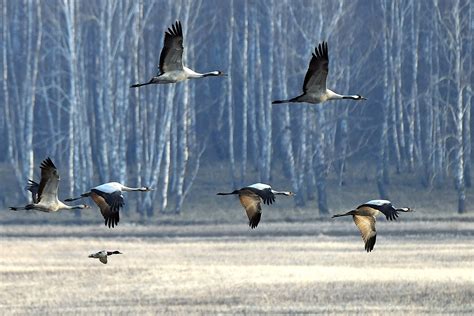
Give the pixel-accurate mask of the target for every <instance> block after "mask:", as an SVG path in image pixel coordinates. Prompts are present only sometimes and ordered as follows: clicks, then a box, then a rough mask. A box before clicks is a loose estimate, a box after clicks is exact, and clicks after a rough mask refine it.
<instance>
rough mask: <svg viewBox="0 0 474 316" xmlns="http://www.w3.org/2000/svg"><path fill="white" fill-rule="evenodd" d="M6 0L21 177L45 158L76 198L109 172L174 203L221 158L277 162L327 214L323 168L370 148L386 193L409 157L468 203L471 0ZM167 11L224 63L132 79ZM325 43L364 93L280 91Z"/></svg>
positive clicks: (2, 142) (4, 113)
mask: <svg viewBox="0 0 474 316" xmlns="http://www.w3.org/2000/svg"><path fill="white" fill-rule="evenodd" d="M0 3H1V12H0V14H1V31H0V49H1V58H2V62H1V65H2V66H1V70H0V71H1V75H2V83H1V85H2V87H1V88H0V100H1V102H0V104H1V108H0V110H1V115H0V129H1V133H0V149H1V150H0V161H3V162H6V163H9V164H11V166H12V172H14V174H15V178H16V180H17V184H16V186H15V188H14V189H15V190H23V187H24V184H25V182H26V179H28V178H31V177H33V175H34V174H37V173H38V171H37V168H38V163H39V161H41V160H42V159H44V158H45V157H46V156H50V157H52V158H53V160H54V161H55V162H56V163H57V165H58V167H59V168H60V170H61V171H62V174H61V176H62V179H63V180H62V182H61V186H64V187H66V188H68V194H70V195H71V196H72V195H76V194H78V193H81V192H83V191H85V190H86V189H87V188H89V187H91V186H93V185H97V184H99V183H102V182H106V181H112V180H116V181H121V182H123V183H129V184H131V185H147V186H151V187H154V188H156V191H153V192H152V194H147V195H143V197H142V198H143V199H140V200H139V204H138V207H137V209H138V210H139V211H140V212H142V213H141V214H142V215H143V216H154V214H155V212H158V211H165V210H166V211H172V212H173V211H174V212H180V211H181V207H182V204H183V201H184V199H185V198H186V195H187V194H188V193H189V191H190V188H191V186H192V185H193V182H194V181H195V180H196V177H197V175H198V170H199V168H200V166H210V165H212V164H213V163H215V162H216V161H219V162H226V163H227V165H228V179H229V181H228V183H220V184H218V183H216V186H217V185H220V186H221V187H222V185H226V186H228V187H232V186H234V187H239V186H241V185H244V184H250V183H254V182H257V181H261V182H269V181H270V180H271V177H272V175H273V174H274V173H275V172H277V173H279V172H281V168H280V166H283V169H284V172H285V175H286V176H287V178H288V187H289V188H288V189H291V190H293V191H295V192H298V193H299V194H297V195H296V197H295V203H296V204H297V205H299V206H302V205H304V204H305V203H306V202H307V200H308V199H309V198H312V197H313V195H317V198H318V199H317V200H318V206H319V210H320V212H322V213H325V212H327V211H328V205H327V202H326V179H327V177H328V176H330V175H331V174H333V175H336V176H337V177H338V179H339V183H341V184H342V183H343V182H344V179H345V178H346V177H348V176H350V175H349V173H346V171H347V170H346V162H347V160H348V159H354V160H366V161H373V163H374V175H376V177H374V181H376V182H377V185H378V189H379V193H380V197H389V196H390V188H389V186H388V184H389V183H390V173H391V172H398V173H405V172H406V173H408V172H409V173H414V172H415V173H417V174H419V175H420V181H421V182H422V184H423V185H424V186H426V188H430V187H433V186H443V185H451V184H452V183H453V179H454V180H455V181H454V183H455V186H456V189H457V192H458V200H459V205H458V210H459V212H463V211H464V209H465V191H466V188H468V187H471V157H472V149H471V147H472V137H471V136H472V135H471V127H472V122H471V114H472V108H473V107H472V82H473V66H472V64H473V59H472V56H473V54H472V53H473V51H472V45H473V34H474V32H473V25H474V23H472V21H473V20H474V17H473V7H474V2H472V1H469V0H452V1H442V0H430V1H417V0H398V1H389V0H381V1H362V0H360V1H298V0H291V1H290V0H278V1H267V0H262V1H241V0H234V1H232V0H229V1H221V0H202V1H198V0H193V1H178V0H177V1H144V0H143V1H141V0H140V1H138V0H122V1H111V0H110V1H67V0H57V1H55V0H50V1H41V2H38V1H34V0H21V1H8V0H1V2H0ZM175 20H180V21H181V22H182V24H183V30H184V46H185V62H186V63H187V64H188V65H190V66H192V67H193V68H194V69H196V70H198V71H207V70H214V69H220V70H223V71H224V72H226V73H228V74H229V76H228V77H226V78H206V79H202V80H198V81H195V82H186V83H181V84H176V85H162V86H147V87H143V88H140V89H129V85H130V84H132V83H136V82H143V81H145V80H148V79H149V78H150V77H151V76H152V75H154V74H155V73H156V72H157V64H158V59H159V53H160V50H161V47H162V42H163V34H164V31H165V30H166V29H167V28H168V27H169V26H170V25H171V24H172V23H173V22H174V21H175ZM323 40H327V41H328V43H329V57H330V65H329V67H330V70H329V78H328V84H329V85H330V87H331V88H333V89H334V90H336V91H340V92H344V93H361V94H363V95H364V96H366V97H367V98H368V101H365V102H360V103H357V104H355V103H351V102H350V101H347V102H346V101H341V102H328V103H325V104H323V105H320V106H318V105H316V106H315V105H304V104H303V105H278V106H272V105H271V101H272V100H273V99H277V98H286V97H291V96H295V95H298V94H299V93H300V91H301V86H302V83H303V78H304V75H305V71H306V69H307V66H308V63H309V60H310V57H311V52H312V51H313V50H314V47H315V46H316V45H317V43H318V42H320V41H323ZM277 166H278V167H277ZM249 170H257V172H258V175H259V176H258V178H252V179H250V178H249V177H248V176H247V175H248V173H249V172H248V171H249ZM2 182H3V181H2ZM3 185H4V186H6V185H7V184H5V183H3ZM407 185H409V184H407ZM8 186H9V189H10V190H11V188H12V185H11V184H8ZM24 197H25V198H26V192H25V196H24ZM11 202H16V201H11ZM170 208H172V209H170Z"/></svg>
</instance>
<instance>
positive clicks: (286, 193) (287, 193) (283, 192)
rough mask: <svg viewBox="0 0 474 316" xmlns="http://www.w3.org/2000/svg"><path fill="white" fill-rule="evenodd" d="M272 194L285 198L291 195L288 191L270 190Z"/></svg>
mask: <svg viewBox="0 0 474 316" xmlns="http://www.w3.org/2000/svg"><path fill="white" fill-rule="evenodd" d="M272 193H273V194H278V195H286V196H291V195H293V194H292V193H291V192H289V191H276V190H272Z"/></svg>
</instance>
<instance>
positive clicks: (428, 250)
mask: <svg viewBox="0 0 474 316" xmlns="http://www.w3.org/2000/svg"><path fill="white" fill-rule="evenodd" d="M427 227H429V229H427ZM377 228H378V232H379V236H378V238H377V244H376V245H375V250H374V251H373V252H372V253H370V254H367V253H365V252H364V249H363V243H362V240H361V239H360V237H359V236H358V232H357V230H356V228H355V227H354V226H353V224H352V223H351V221H350V219H348V220H341V221H338V222H320V223H309V224H302V223H299V224H288V223H265V222H262V223H261V227H258V228H257V229H256V230H253V231H251V230H249V229H248V228H247V227H246V226H245V223H242V224H240V225H230V224H229V225H221V226H213V225H185V226H169V225H167V226H165V225H163V226H131V225H123V226H121V227H119V228H117V229H115V230H109V229H106V228H105V227H101V226H16V225H6V226H1V227H0V233H1V235H2V238H1V239H0V249H1V256H0V280H1V283H0V314H2V315H5V314H39V313H42V314H61V315H64V314H88V315H91V314H106V313H114V314H117V313H123V314H150V315H153V314H157V313H159V314H172V315H175V314H181V315H184V314H189V313H192V314H219V313H220V314H222V313H224V314H228V313H239V314H242V313H246V314H247V313H248V314H265V313H267V314H275V313H284V314H286V313H329V314H341V313H342V314H354V313H364V314H380V313H383V314H387V313H389V314H420V313H456V314H457V313H472V312H473V311H474V302H473V301H472V297H474V273H473V271H474V247H473V246H472V236H473V234H474V223H472V222H456V221H454V222H453V221H450V222H448V221H446V222H443V221H441V222H418V221H411V222H401V223H387V222H383V221H380V222H379V223H377ZM203 236H204V237H203ZM101 249H109V250H115V249H118V250H120V251H122V252H123V253H124V254H123V255H116V256H112V257H111V258H110V259H109V263H108V264H107V265H103V264H101V263H99V262H98V260H96V259H89V258H87V255H88V254H89V253H92V252H95V251H98V250H101Z"/></svg>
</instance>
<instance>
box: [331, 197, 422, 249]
mask: <svg viewBox="0 0 474 316" xmlns="http://www.w3.org/2000/svg"><path fill="white" fill-rule="evenodd" d="M398 212H413V210H412V209H411V208H409V207H403V208H394V207H393V205H392V203H391V202H390V201H387V200H371V201H368V202H366V203H364V204H362V205H359V206H358V207H357V208H356V209H355V210H352V211H350V212H347V213H344V214H337V215H334V216H333V218H334V217H341V216H349V215H352V219H353V220H354V223H355V224H356V226H357V228H359V230H360V234H361V235H362V240H364V243H365V250H366V251H367V252H371V251H372V250H373V249H374V246H375V239H376V237H377V232H376V230H375V217H376V216H378V215H380V214H383V215H385V217H386V218H387V220H389V221H393V220H397V217H398Z"/></svg>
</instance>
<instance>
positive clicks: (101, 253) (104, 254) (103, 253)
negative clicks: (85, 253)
mask: <svg viewBox="0 0 474 316" xmlns="http://www.w3.org/2000/svg"><path fill="white" fill-rule="evenodd" d="M121 254H122V253H121V252H120V251H118V250H115V251H105V250H101V251H99V252H96V253H93V254H91V255H89V258H96V259H99V260H100V262H102V263H103V264H107V257H108V256H111V255H121Z"/></svg>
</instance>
